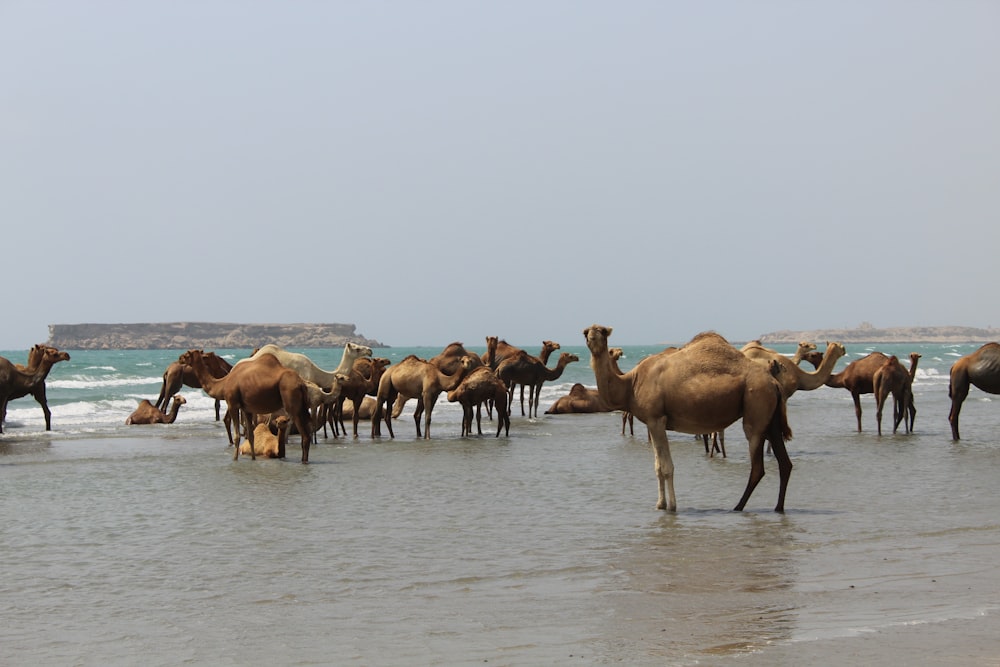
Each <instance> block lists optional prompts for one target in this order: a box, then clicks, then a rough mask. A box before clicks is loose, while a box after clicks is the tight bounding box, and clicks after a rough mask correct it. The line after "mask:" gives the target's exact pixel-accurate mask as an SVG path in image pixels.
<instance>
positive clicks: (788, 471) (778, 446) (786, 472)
mask: <svg viewBox="0 0 1000 667" xmlns="http://www.w3.org/2000/svg"><path fill="white" fill-rule="evenodd" d="M769 442H770V443H771V450H772V451H773V452H774V458H776V459H778V475H779V478H780V481H779V483H778V504H777V505H776V506H775V507H774V511H775V512H784V511H785V491H786V490H787V489H788V480H789V478H790V477H791V476H792V459H791V457H790V456H788V448H787V447H785V440H784V438H782V437H781V434H780V432H779V433H777V434H772V436H771V438H770V439H769Z"/></svg>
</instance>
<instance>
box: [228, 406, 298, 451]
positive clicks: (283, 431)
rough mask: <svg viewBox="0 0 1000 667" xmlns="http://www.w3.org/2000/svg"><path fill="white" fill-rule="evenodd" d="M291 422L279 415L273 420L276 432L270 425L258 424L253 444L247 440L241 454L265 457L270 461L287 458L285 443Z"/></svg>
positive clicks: (241, 447) (254, 431) (242, 446)
mask: <svg viewBox="0 0 1000 667" xmlns="http://www.w3.org/2000/svg"><path fill="white" fill-rule="evenodd" d="M289 423H290V420H289V419H288V417H286V416H285V415H279V416H277V417H275V418H274V419H272V420H271V424H273V425H274V429H275V430H274V431H272V430H271V427H270V426H269V425H268V424H257V426H255V427H254V430H253V443H251V442H250V440H247V441H246V442H244V443H243V444H242V445H240V454H250V455H251V458H257V457H258V456H263V457H265V458H269V459H283V458H285V443H286V442H287V441H288V425H289Z"/></svg>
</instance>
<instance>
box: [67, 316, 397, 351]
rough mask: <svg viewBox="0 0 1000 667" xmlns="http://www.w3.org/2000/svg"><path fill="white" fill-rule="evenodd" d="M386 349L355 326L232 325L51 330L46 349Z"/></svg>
mask: <svg viewBox="0 0 1000 667" xmlns="http://www.w3.org/2000/svg"><path fill="white" fill-rule="evenodd" d="M347 342H351V343H359V344H361V345H367V346H368V347H388V346H387V345H383V344H382V343H380V342H379V341H377V340H372V339H370V338H365V337H364V336H362V335H360V334H358V333H357V332H356V330H355V326H354V325H353V324H233V323H228V322H151V323H133V324H50V325H49V341H48V344H49V345H52V346H54V347H58V348H60V349H63V350H189V349H195V348H197V349H252V348H255V347H259V346H261V345H264V344H266V343H274V344H275V345H280V346H281V347H291V348H295V347H297V348H330V347H342V346H343V345H344V343H347Z"/></svg>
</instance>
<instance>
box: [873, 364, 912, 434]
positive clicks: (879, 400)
mask: <svg viewBox="0 0 1000 667" xmlns="http://www.w3.org/2000/svg"><path fill="white" fill-rule="evenodd" d="M919 360H920V355H919V354H917V353H916V352H911V353H910V370H909V371H907V370H906V369H905V368H903V364H901V363H899V359H898V358H897V357H896V355H892V356H890V357H889V358H888V359H886V360H885V363H884V364H882V366H880V367H879V368H878V369H877V370H876V371H875V374H874V375H873V376H872V393H873V394H875V421H876V423H877V424H878V434H879V435H882V410H883V408H884V407H885V402H886V400H887V399H888V398H889V396H890V395H892V432H893V433H895V432H896V431H897V430H899V423H900V422H903V421H905V424H904V426H905V428H906V432H907V433H909V432H910V430H911V421H910V420H909V419H907V418H906V416H907V411H908V410H911V409H912V414H913V416H914V418H916V414H917V409H916V408H915V407H913V389H912V386H913V377H914V376H915V375H916V374H917V362H918V361H919Z"/></svg>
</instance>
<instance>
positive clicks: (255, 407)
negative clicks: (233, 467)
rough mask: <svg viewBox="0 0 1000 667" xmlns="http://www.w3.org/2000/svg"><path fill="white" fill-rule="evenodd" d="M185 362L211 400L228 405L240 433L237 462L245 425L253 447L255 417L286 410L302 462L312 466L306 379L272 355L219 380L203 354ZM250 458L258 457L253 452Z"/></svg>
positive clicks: (238, 366) (192, 354)
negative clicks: (296, 439)
mask: <svg viewBox="0 0 1000 667" xmlns="http://www.w3.org/2000/svg"><path fill="white" fill-rule="evenodd" d="M182 358H183V360H184V362H185V363H188V364H190V365H191V367H192V368H193V369H194V372H195V374H196V375H197V376H198V381H199V382H201V386H202V388H203V389H204V390H205V392H206V393H207V394H208V395H209V396H211V397H212V398H221V399H223V400H225V401H226V405H227V406H228V408H229V413H230V415H231V417H232V419H233V423H234V425H235V430H236V436H235V439H234V444H235V445H236V446H235V448H234V449H235V451H234V452H233V460H236V459H238V458H239V455H240V447H239V443H240V425H241V424H240V423H241V421H242V422H243V425H244V427H245V431H246V434H247V438H248V439H249V440H250V444H251V445H252V444H253V437H254V434H253V429H254V417H255V415H259V414H264V413H269V412H276V411H277V410H281V409H284V411H285V413H286V414H287V415H288V416H289V417H290V418H291V420H292V423H293V424H295V428H296V429H298V432H299V436H300V437H301V439H302V462H303V463H308V462H309V445H310V443H311V442H312V439H311V437H312V429H311V428H310V420H309V408H308V405H309V403H308V390H307V388H306V383H305V380H303V379H302V376H300V375H299V374H298V373H296V372H295V371H293V370H292V369H290V368H286V367H285V366H282V365H281V363H280V362H279V361H278V360H277V358H275V357H274V356H273V355H271V354H262V355H260V356H259V357H257V358H255V359H253V360H252V361H248V362H241V363H238V364H236V365H235V366H233V370H231V371H229V374H228V375H226V376H225V377H223V378H218V379H217V378H215V377H213V376H212V374H211V373H210V372H209V370H208V367H207V366H206V364H205V361H204V358H205V355H204V352H202V351H201V350H188V351H187V352H185V353H184V355H182ZM250 457H251V458H253V457H254V454H253V452H252V451H251V454H250Z"/></svg>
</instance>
